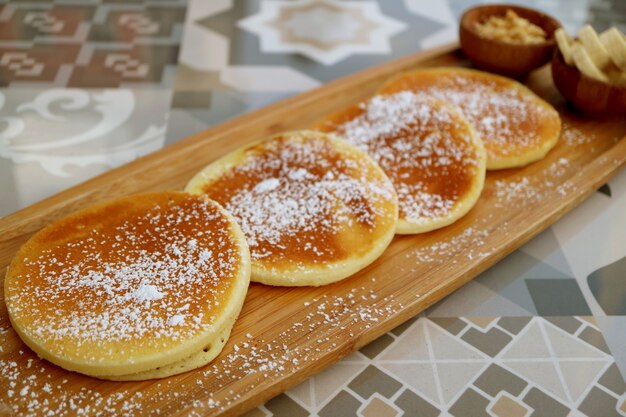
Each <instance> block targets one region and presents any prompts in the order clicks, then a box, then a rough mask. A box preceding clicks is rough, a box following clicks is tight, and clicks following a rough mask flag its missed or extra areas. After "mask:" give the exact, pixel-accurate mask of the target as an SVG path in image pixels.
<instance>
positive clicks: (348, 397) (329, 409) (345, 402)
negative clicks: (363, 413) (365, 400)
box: [319, 391, 361, 417]
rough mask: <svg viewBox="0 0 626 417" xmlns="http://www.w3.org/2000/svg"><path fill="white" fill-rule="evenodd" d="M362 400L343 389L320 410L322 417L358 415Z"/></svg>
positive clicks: (352, 416)
mask: <svg viewBox="0 0 626 417" xmlns="http://www.w3.org/2000/svg"><path fill="white" fill-rule="evenodd" d="M359 407H361V402H360V401H359V400H358V399H356V397H354V396H353V395H352V394H350V393H348V392H346V391H341V392H340V393H339V394H337V395H336V396H335V398H333V399H332V400H330V402H329V403H328V404H326V405H325V406H324V408H322V410H321V411H320V412H319V415H320V417H337V416H342V417H343V416H345V417H357V410H358V409H359Z"/></svg>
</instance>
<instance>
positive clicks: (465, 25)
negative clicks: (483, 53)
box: [460, 3, 563, 49]
mask: <svg viewBox="0 0 626 417" xmlns="http://www.w3.org/2000/svg"><path fill="white" fill-rule="evenodd" d="M487 8H495V9H502V10H503V11H506V10H508V9H511V10H513V11H519V10H523V11H524V12H528V13H530V14H532V15H533V16H534V17H539V16H543V17H545V18H547V20H549V21H551V22H552V23H554V24H555V26H556V28H555V29H554V30H552V31H551V32H550V33H548V31H547V30H546V28H545V27H544V25H540V24H538V22H536V21H535V19H531V18H525V19H528V20H529V21H530V22H531V23H533V24H535V25H537V26H539V27H541V29H543V30H544V31H546V34H547V38H546V40H545V41H543V42H541V43H535V44H523V43H512V42H506V41H501V40H498V39H490V38H486V37H484V36H481V35H480V34H479V33H478V32H477V31H476V29H475V26H474V25H472V24H470V23H471V22H475V21H476V20H474V19H470V16H471V14H472V13H476V12H477V11H479V10H481V9H487ZM460 27H461V29H463V30H466V31H468V32H470V33H472V34H473V35H475V36H477V37H478V38H480V39H481V40H482V41H484V42H491V43H493V44H497V45H501V46H506V47H512V48H520V49H522V48H545V47H554V46H555V45H556V41H555V39H554V32H556V30H557V29H559V28H562V27H563V25H562V24H561V22H560V21H559V20H558V19H556V18H555V17H553V16H551V15H549V14H547V13H545V12H543V11H541V10H538V9H533V8H531V7H525V6H521V5H518V4H510V3H493V4H480V5H476V6H473V7H470V8H468V9H466V10H465V11H464V12H463V15H461V20H460Z"/></svg>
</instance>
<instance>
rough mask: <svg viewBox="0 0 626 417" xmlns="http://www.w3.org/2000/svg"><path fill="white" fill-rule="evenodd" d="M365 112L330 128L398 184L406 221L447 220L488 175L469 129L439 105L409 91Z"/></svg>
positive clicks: (375, 102) (372, 102)
mask: <svg viewBox="0 0 626 417" xmlns="http://www.w3.org/2000/svg"><path fill="white" fill-rule="evenodd" d="M359 108H360V110H361V112H360V114H358V115H356V116H355V117H354V118H352V119H351V120H348V121H346V122H343V123H341V124H339V125H337V126H332V125H331V123H332V121H331V122H329V124H328V125H326V126H324V127H323V128H324V130H326V128H327V127H328V128H330V129H332V130H334V132H335V133H337V134H338V135H339V136H341V137H342V138H344V139H346V140H347V141H349V142H351V143H352V144H354V145H356V146H358V147H359V148H361V149H362V150H363V151H365V152H367V153H368V154H369V155H371V156H372V158H373V159H374V160H375V161H376V162H377V163H378V164H379V165H380V167H381V168H382V169H383V171H385V173H386V174H387V175H388V176H389V178H390V179H391V181H392V182H393V184H394V186H395V188H396V192H397V193H398V200H399V206H400V217H401V218H403V219H404V220H407V221H409V222H412V223H428V222H430V221H432V219H434V218H445V217H446V216H447V215H449V214H450V211H451V210H452V209H453V208H454V207H455V204H456V203H457V201H459V199H462V198H463V196H464V192H466V191H467V188H468V187H469V186H470V185H471V184H472V183H473V182H474V181H475V178H476V177H477V176H478V175H482V173H480V172H478V170H477V168H476V166H477V164H478V162H479V161H480V154H479V152H478V150H477V149H476V145H475V144H474V143H473V142H472V138H471V136H470V131H469V129H468V127H467V126H466V125H465V124H463V121H462V119H461V118H460V116H459V115H458V114H456V112H455V111H454V110H452V109H450V108H449V107H448V106H445V105H444V104H443V103H441V102H439V101H435V100H433V99H432V98H429V97H425V96H423V95H418V94H414V93H412V92H409V91H403V92H400V93H396V94H392V95H388V96H374V97H372V98H371V99H369V100H368V101H365V102H363V103H361V104H360V105H359Z"/></svg>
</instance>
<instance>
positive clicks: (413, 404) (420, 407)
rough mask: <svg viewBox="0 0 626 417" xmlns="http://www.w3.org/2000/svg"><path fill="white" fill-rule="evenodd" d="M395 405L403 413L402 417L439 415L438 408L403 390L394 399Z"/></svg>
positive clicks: (435, 416) (434, 416) (432, 416)
mask: <svg viewBox="0 0 626 417" xmlns="http://www.w3.org/2000/svg"><path fill="white" fill-rule="evenodd" d="M396 405H397V406H398V407H400V409H401V410H402V411H404V416H406V417H408V416H419V417H437V416H439V414H441V411H439V409H438V408H436V407H435V406H433V405H432V404H431V403H429V402H428V401H426V400H425V399H423V398H422V397H420V396H419V395H417V394H416V393H414V392H413V391H410V390H405V391H404V392H403V393H402V394H400V396H399V397H398V398H397V399H396Z"/></svg>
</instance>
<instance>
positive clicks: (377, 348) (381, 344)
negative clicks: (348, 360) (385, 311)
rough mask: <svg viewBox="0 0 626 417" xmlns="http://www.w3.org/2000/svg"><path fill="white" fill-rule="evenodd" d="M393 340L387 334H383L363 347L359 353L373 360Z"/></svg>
mask: <svg viewBox="0 0 626 417" xmlns="http://www.w3.org/2000/svg"><path fill="white" fill-rule="evenodd" d="M394 340H395V339H394V338H393V337H391V336H389V335H388V334H384V335H382V336H381V337H379V338H378V339H376V340H374V341H373V342H371V343H369V344H368V345H365V346H363V347H362V348H361V349H360V350H359V352H361V353H362V354H364V355H365V356H367V357H368V358H370V359H374V358H375V357H376V356H378V355H379V354H380V352H382V351H383V350H385V348H386V347H387V346H389V345H390V344H392V343H393V341H394Z"/></svg>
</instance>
